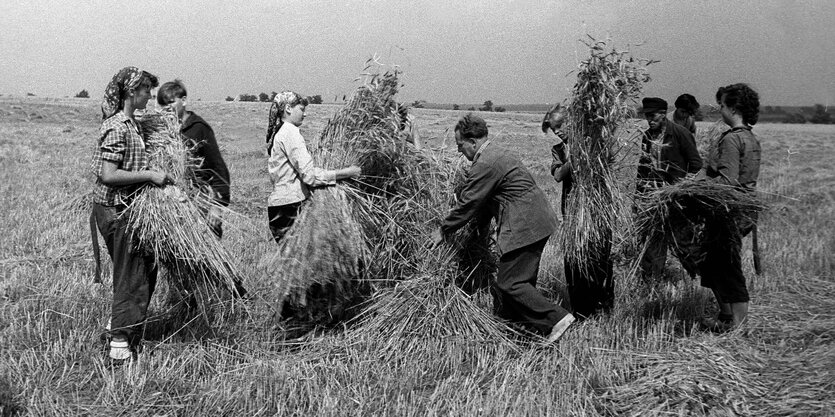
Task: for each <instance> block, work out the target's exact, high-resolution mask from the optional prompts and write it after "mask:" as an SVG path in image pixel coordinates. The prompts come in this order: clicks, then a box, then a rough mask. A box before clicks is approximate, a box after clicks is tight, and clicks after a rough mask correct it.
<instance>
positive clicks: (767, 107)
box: [763, 106, 774, 113]
mask: <svg viewBox="0 0 835 417" xmlns="http://www.w3.org/2000/svg"><path fill="white" fill-rule="evenodd" d="M763 110H764V113H774V107H771V106H765V109H763Z"/></svg>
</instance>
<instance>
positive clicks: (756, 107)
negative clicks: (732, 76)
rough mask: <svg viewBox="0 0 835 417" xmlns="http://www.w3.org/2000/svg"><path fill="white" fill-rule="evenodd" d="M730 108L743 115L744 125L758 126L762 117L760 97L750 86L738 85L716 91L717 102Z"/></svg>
mask: <svg viewBox="0 0 835 417" xmlns="http://www.w3.org/2000/svg"><path fill="white" fill-rule="evenodd" d="M723 97H724V100H725V106H727V107H730V108H732V109H734V110H736V111H738V112H739V114H741V115H742V123H745V124H747V125H749V126H753V125H755V124H757V119H758V118H759V117H760V95H759V94H757V92H756V91H754V89H752V88H751V87H749V86H748V84H743V83H738V84H731V85H728V86H725V87H719V90H718V91H716V102H717V103H719V104H722V100H723Z"/></svg>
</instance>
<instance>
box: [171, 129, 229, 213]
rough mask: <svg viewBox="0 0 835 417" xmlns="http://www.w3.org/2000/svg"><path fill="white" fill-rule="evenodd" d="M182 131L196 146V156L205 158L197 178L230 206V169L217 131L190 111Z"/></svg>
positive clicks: (196, 173) (225, 204) (222, 201)
mask: <svg viewBox="0 0 835 417" xmlns="http://www.w3.org/2000/svg"><path fill="white" fill-rule="evenodd" d="M180 131H181V132H182V133H183V135H184V136H185V137H186V138H187V139H189V141H190V142H191V143H189V144H188V145H190V146H193V147H194V148H193V152H194V156H195V157H197V158H201V159H202V160H203V162H202V163H201V164H200V167H199V168H198V169H197V170H196V172H195V175H196V176H197V179H198V180H200V181H202V182H204V183H206V184H208V185H209V186H210V187H211V188H212V190H213V191H214V192H215V194H216V195H215V199H216V200H217V202H218V203H220V204H222V205H224V206H228V205H229V185H230V180H229V169H228V168H227V167H226V162H224V161H223V156H221V154H220V148H218V146H217V139H215V132H214V131H213V130H212V128H211V126H209V124H208V123H206V121H205V120H203V118H202V117H200V116H198V115H196V114H194V113H193V112H188V118H186V120H185V122H184V123H183V126H182V127H181V128H180Z"/></svg>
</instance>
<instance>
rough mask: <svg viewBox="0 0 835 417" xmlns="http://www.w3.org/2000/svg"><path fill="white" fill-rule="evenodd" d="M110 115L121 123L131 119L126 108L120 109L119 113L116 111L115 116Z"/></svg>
mask: <svg viewBox="0 0 835 417" xmlns="http://www.w3.org/2000/svg"><path fill="white" fill-rule="evenodd" d="M110 117H111V118H113V119H114V120H116V121H118V122H119V123H124V122H126V121H129V120H130V118H129V117H128V115H127V114H125V111H124V110H119V112H118V113H116V114H114V115H113V116H110Z"/></svg>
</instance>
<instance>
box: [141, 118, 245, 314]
mask: <svg viewBox="0 0 835 417" xmlns="http://www.w3.org/2000/svg"><path fill="white" fill-rule="evenodd" d="M139 123H140V125H141V127H142V133H143V136H144V139H145V146H146V150H147V152H148V166H149V169H153V170H158V171H162V172H166V173H168V174H169V176H171V177H172V178H173V179H174V181H175V185H168V186H166V187H164V188H159V187H155V186H152V185H147V186H144V187H143V188H142V189H141V190H140V191H139V192H138V193H137V195H136V196H135V198H134V199H133V201H132V202H131V204H130V206H129V207H128V210H127V213H128V215H129V219H128V221H129V224H130V227H131V228H132V230H133V233H134V235H135V236H136V237H137V238H138V240H139V243H140V246H141V247H142V249H143V250H145V251H149V252H152V253H153V254H154V256H155V259H156V262H157V263H158V264H160V265H162V266H164V267H165V268H166V269H167V270H168V271H169V272H171V273H170V274H169V275H168V276H169V279H170V280H171V284H173V286H174V287H175V288H176V289H177V290H180V291H184V292H186V293H192V294H195V295H196V296H197V298H198V301H199V302H200V303H201V307H204V311H205V307H206V304H205V303H208V302H209V300H210V299H212V298H216V297H219V296H223V295H224V294H228V293H229V292H231V291H234V288H235V285H234V283H235V282H236V281H238V282H240V280H241V274H240V273H239V271H238V269H237V268H236V266H235V262H234V261H233V259H232V257H231V256H230V254H229V252H228V251H227V250H226V249H225V248H224V247H223V245H222V244H221V242H220V240H219V239H218V238H217V237H216V236H215V235H214V233H213V232H212V229H211V228H210V227H209V225H208V223H207V222H206V218H205V213H206V212H207V211H208V210H209V209H210V208H211V207H219V206H217V204H216V203H215V201H214V200H213V198H212V197H211V196H209V195H206V194H205V193H204V192H201V190H200V189H199V187H198V186H196V183H195V182H194V181H193V168H195V167H196V166H197V164H198V161H195V160H194V159H193V158H192V156H191V153H190V151H189V149H188V148H187V147H186V146H185V144H184V141H183V140H182V138H181V134H180V129H179V121H178V120H177V117H176V115H174V114H173V113H170V112H165V111H162V112H146V113H145V114H144V115H143V116H142V117H141V119H140V121H139Z"/></svg>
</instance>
